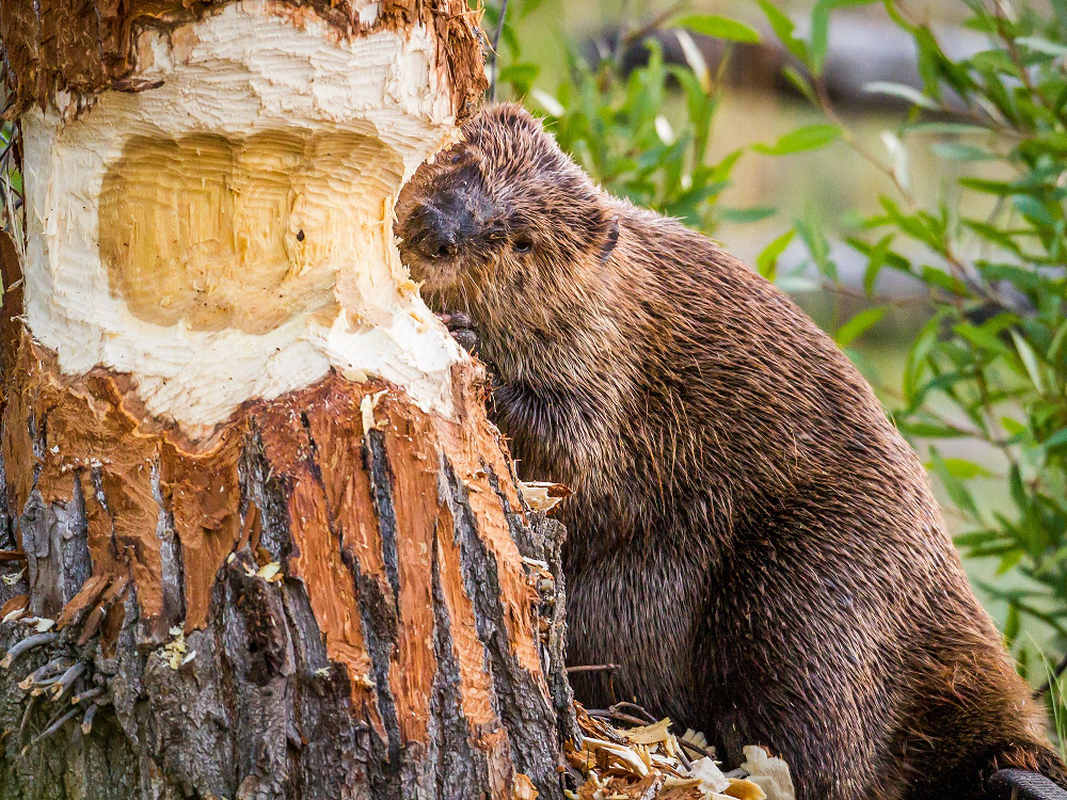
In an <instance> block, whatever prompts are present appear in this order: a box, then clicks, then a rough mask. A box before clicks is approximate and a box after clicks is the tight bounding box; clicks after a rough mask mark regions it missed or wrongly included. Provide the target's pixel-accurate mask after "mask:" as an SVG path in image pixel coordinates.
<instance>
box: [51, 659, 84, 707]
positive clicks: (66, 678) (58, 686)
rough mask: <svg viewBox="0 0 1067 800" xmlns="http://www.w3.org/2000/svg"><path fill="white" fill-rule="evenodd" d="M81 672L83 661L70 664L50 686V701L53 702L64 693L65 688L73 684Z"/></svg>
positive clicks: (82, 670)
mask: <svg viewBox="0 0 1067 800" xmlns="http://www.w3.org/2000/svg"><path fill="white" fill-rule="evenodd" d="M83 672H85V662H84V661H77V662H75V663H74V664H72V665H71V666H70V669H68V670H67V671H66V672H64V673H63V675H62V676H61V677H60V678H59V679H58V680H57V681H56V682H55V685H54V686H53V687H52V702H55V701H56V700H58V699H59V698H61V697H62V696H63V695H64V694H66V692H67V689H69V688H70V687H71V686H72V685H73V683H74V681H76V680H77V679H78V677H79V676H80V675H81V674H82V673H83Z"/></svg>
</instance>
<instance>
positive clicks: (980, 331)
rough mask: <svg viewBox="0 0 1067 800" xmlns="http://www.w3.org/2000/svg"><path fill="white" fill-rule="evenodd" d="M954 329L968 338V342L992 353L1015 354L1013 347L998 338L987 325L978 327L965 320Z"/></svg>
mask: <svg viewBox="0 0 1067 800" xmlns="http://www.w3.org/2000/svg"><path fill="white" fill-rule="evenodd" d="M953 330H954V331H955V332H956V334H957V335H959V336H961V337H962V338H964V339H966V340H967V341H968V342H970V343H971V344H973V345H975V346H976V347H978V348H979V349H981V350H986V351H988V352H990V353H994V354H996V355H1001V356H1011V355H1013V353H1012V350H1011V348H1010V347H1008V346H1007V345H1006V344H1004V342H1002V341H1001V340H1000V339H998V338H997V335H996V333H995V332H994V331H991V330H990V329H989V328H987V327H985V326H982V327H978V326H976V325H971V324H970V323H966V322H963V323H960V324H959V325H957V326H955V327H954V328H953Z"/></svg>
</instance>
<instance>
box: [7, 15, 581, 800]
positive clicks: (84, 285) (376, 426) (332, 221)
mask: <svg viewBox="0 0 1067 800" xmlns="http://www.w3.org/2000/svg"><path fill="white" fill-rule="evenodd" d="M116 8H118V9H119V10H116ZM475 21H476V20H475V19H474V18H472V16H471V15H470V14H469V13H468V12H467V10H466V4H465V3H464V2H462V0H436V2H415V1H414V0H407V1H406V0H393V1H392V2H390V1H389V0H386V1H385V2H374V3H370V2H366V3H363V2H354V0H351V1H350V3H345V2H339V3H338V2H326V0H323V1H322V2H319V1H318V0H315V2H311V3H304V4H283V3H275V2H265V1H264V0H250V1H249V2H239V3H228V4H227V3H204V2H197V3H188V2H186V3H181V2H169V0H159V1H158V2H151V3H149V2H136V1H135V2H132V3H128V4H124V5H122V6H116V4H113V3H104V2H91V0H87V1H86V2H74V0H4V2H3V9H2V11H0V34H2V36H3V44H4V48H5V57H6V59H7V66H8V80H9V88H10V91H11V93H12V99H13V103H14V105H13V107H12V111H11V112H10V113H12V114H17V115H18V121H19V124H20V127H21V132H22V137H23V139H22V145H23V170H24V174H25V195H26V203H25V236H24V237H21V241H13V240H11V239H8V238H6V237H4V236H3V235H2V234H0V243H2V250H3V258H2V261H3V265H4V278H5V286H6V287H7V291H6V293H5V295H4V313H3V320H4V326H3V341H2V350H0V355H2V358H3V392H4V409H3V430H2V444H3V447H2V456H3V479H4V486H3V488H4V490H5V491H4V492H3V501H4V508H3V512H4V514H3V521H4V525H3V529H2V530H0V547H4V548H7V550H9V551H14V553H13V554H9V555H8V556H6V560H2V561H0V575H2V576H3V577H4V579H5V580H4V581H3V583H2V585H0V601H3V608H2V610H0V613H2V616H3V617H4V620H5V621H4V622H3V624H0V652H3V653H6V654H7V655H6V656H5V658H4V661H3V662H2V663H0V668H2V669H0V726H2V727H3V734H2V735H3V741H2V752H0V796H2V797H4V798H75V797H76V798H90V799H92V800H95V799H96V798H122V799H123V800H126V799H127V798H179V797H220V798H221V797H226V798H234V797H241V798H274V797H288V798H363V797H383V798H408V797H426V798H430V797H511V796H516V797H532V796H534V791H535V787H536V791H537V792H539V793H540V796H541V797H556V796H559V789H558V780H557V766H558V763H559V754H558V731H557V728H556V725H557V714H556V711H557V709H567V708H568V696H567V694H568V690H567V686H566V680H565V677H564V676H563V672H562V644H561V638H560V637H561V633H560V631H561V627H562V623H561V619H560V614H561V613H562V604H561V603H557V604H556V605H555V606H553V605H552V601H553V599H554V594H555V592H556V591H557V590H560V589H561V587H559V586H558V585H555V586H554V585H553V582H552V581H551V580H546V575H545V572H546V571H545V570H544V569H543V568H542V567H541V566H540V565H539V564H538V562H539V561H545V562H552V563H557V560H556V559H557V556H558V546H559V541H558V539H559V536H558V531H556V530H555V528H553V527H552V526H551V525H550V524H549V523H547V522H545V521H544V520H541V519H538V518H537V517H535V516H534V515H529V514H524V512H523V506H522V504H521V501H520V498H519V496H518V492H517V489H516V485H515V483H514V480H513V474H512V472H511V470H510V464H509V462H508V461H507V459H506V457H505V456H504V454H503V453H502V450H501V445H500V443H499V442H498V440H497V437H496V434H495V431H494V429H493V428H492V427H491V426H490V425H489V423H488V422H487V420H486V418H485V415H484V411H483V408H482V403H481V393H482V390H481V387H480V383H479V373H478V371H477V369H476V367H474V366H473V365H472V364H471V363H470V361H469V360H468V359H467V358H466V357H465V356H464V355H463V354H462V353H461V352H460V351H459V350H458V348H457V347H456V346H455V344H454V342H452V340H451V339H450V338H449V336H448V335H447V334H446V333H445V331H444V330H443V328H442V327H441V326H440V325H439V324H438V323H437V322H436V320H435V319H434V318H433V316H432V315H431V314H430V313H429V312H428V310H427V309H426V308H425V306H424V305H423V304H422V303H421V301H420V300H419V299H418V297H417V293H416V287H415V286H414V285H412V284H411V282H410V281H408V280H407V279H406V276H405V274H404V270H403V268H402V267H401V265H400V264H399V261H398V256H397V251H396V248H395V246H394V243H393V240H392V232H391V223H392V213H393V212H392V209H393V203H394V201H395V198H396V194H397V192H398V190H399V187H400V185H401V184H402V182H403V180H404V179H405V178H406V177H408V176H410V174H411V173H412V172H413V171H414V169H415V167H416V166H417V165H418V164H419V163H420V162H421V161H422V160H423V159H424V158H425V157H427V156H428V155H429V154H430V153H432V152H433V151H434V150H435V149H437V148H439V147H440V146H442V144H444V143H445V142H447V141H449V140H450V138H451V137H452V136H453V135H454V130H455V127H454V125H455V122H456V120H457V118H458V117H460V116H462V115H463V114H464V113H466V111H467V110H468V109H469V107H470V106H471V104H472V102H473V100H474V99H475V98H476V97H477V96H478V94H479V93H480V90H481V88H482V81H483V78H482V67H481V52H480V46H479V43H478V39H477V34H476V28H475ZM17 238H18V237H17ZM18 553H24V556H22V555H19V554H18ZM524 556H525V558H524ZM22 558H24V559H25V560H24V561H22V560H20V559H22ZM20 571H21V575H20ZM539 589H540V590H542V594H539V593H538V591H539ZM546 614H547V615H548V617H549V619H545V618H544V617H545V615H546ZM53 621H54V622H53ZM542 633H545V634H547V635H546V636H542ZM542 639H545V640H546V641H545V642H543V641H542ZM564 716H565V715H564Z"/></svg>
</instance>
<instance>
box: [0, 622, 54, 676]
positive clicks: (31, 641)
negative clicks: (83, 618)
mask: <svg viewBox="0 0 1067 800" xmlns="http://www.w3.org/2000/svg"><path fill="white" fill-rule="evenodd" d="M58 638H59V634H58V633H55V632H54V631H50V632H48V633H38V634H37V635H35V636H28V637H26V638H25V639H23V640H22V641H21V642H19V643H18V644H16V645H15V646H14V647H12V648H11V649H10V650H8V651H7V655H5V656H4V658H3V659H2V660H0V669H8V668H9V667H10V666H11V665H12V664H14V663H15V660H16V659H17V658H18V657H19V656H21V655H22V654H23V653H28V652H29V651H30V650H33V649H34V648H35V647H43V646H44V645H46V644H51V643H52V642H54V641H55V640H56V639H58Z"/></svg>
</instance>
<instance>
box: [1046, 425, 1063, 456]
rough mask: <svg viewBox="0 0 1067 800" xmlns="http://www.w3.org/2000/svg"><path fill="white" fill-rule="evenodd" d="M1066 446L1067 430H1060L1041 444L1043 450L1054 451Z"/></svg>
mask: <svg viewBox="0 0 1067 800" xmlns="http://www.w3.org/2000/svg"><path fill="white" fill-rule="evenodd" d="M1065 444H1067V428H1061V429H1060V430H1058V431H1056V432H1055V433H1054V434H1052V435H1051V436H1050V437H1048V438H1047V439H1045V441H1043V442H1042V443H1041V447H1042V448H1044V450H1046V451H1048V450H1054V449H1056V448H1057V447H1062V446H1063V445H1065Z"/></svg>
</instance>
